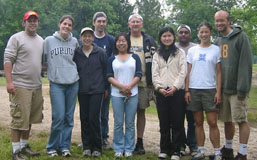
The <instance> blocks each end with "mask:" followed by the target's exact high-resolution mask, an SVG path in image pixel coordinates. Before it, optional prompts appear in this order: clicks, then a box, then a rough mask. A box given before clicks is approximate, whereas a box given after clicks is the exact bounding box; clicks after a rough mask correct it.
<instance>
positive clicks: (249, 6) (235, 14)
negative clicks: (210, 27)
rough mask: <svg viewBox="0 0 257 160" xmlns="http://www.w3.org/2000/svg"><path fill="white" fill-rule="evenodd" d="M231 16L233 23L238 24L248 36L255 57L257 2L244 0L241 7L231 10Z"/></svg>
mask: <svg viewBox="0 0 257 160" xmlns="http://www.w3.org/2000/svg"><path fill="white" fill-rule="evenodd" d="M231 15H232V18H233V21H234V22H235V23H238V24H240V25H241V26H242V27H243V29H244V31H245V32H246V33H247V35H248V36H249V38H250V41H251V44H252V47H253V53H254V55H257V17H256V15H257V1H256V0H246V1H245V3H243V4H242V6H241V7H239V8H238V7H237V8H232V10H231Z"/></svg>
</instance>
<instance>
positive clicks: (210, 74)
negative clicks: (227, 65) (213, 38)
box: [187, 45, 220, 89]
mask: <svg viewBox="0 0 257 160" xmlns="http://www.w3.org/2000/svg"><path fill="white" fill-rule="evenodd" d="M187 62H188V63H190V64H192V69H191V72H190V77H189V88H193V89H213V88H216V71H217V67H216V66H217V63H220V49H219V47H218V46H216V45H211V46H210V47H208V48H201V47H200V45H197V46H194V47H192V48H190V49H189V50H188V55H187Z"/></svg>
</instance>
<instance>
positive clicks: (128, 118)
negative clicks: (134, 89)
mask: <svg viewBox="0 0 257 160" xmlns="http://www.w3.org/2000/svg"><path fill="white" fill-rule="evenodd" d="M124 99H125V97H114V96H112V107H113V115H114V135H113V148H114V152H124V151H125V152H133V151H134V145H135V115H136V112H137V104H138V95H135V96H131V97H130V98H129V100H128V101H127V102H124ZM124 118H125V134H124V130H123V124H124Z"/></svg>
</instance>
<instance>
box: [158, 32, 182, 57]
mask: <svg viewBox="0 0 257 160" xmlns="http://www.w3.org/2000/svg"><path fill="white" fill-rule="evenodd" d="M165 32H170V33H171V34H172V35H173V37H174V41H173V43H172V44H171V45H170V46H169V48H168V49H166V46H165V45H164V44H163V43H162V42H161V36H162V34H163V33H165ZM175 41H176V36H175V32H174V30H173V29H172V28H171V27H164V28H162V29H161V31H160V33H159V42H160V49H159V54H160V55H161V56H162V57H167V56H168V57H169V56H170V55H172V56H175V54H176V51H177V49H178V48H177V47H176V46H175Z"/></svg>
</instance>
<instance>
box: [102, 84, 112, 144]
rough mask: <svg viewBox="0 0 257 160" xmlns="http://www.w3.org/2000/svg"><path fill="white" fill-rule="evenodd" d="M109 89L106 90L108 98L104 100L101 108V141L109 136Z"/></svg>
mask: <svg viewBox="0 0 257 160" xmlns="http://www.w3.org/2000/svg"><path fill="white" fill-rule="evenodd" d="M110 91H111V90H110V87H109V89H108V96H107V97H106V98H104V100H103V104H102V108H101V132H102V139H104V138H108V137H109V135H108V133H109V124H108V121H109V105H110V94H111V92H110Z"/></svg>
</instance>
